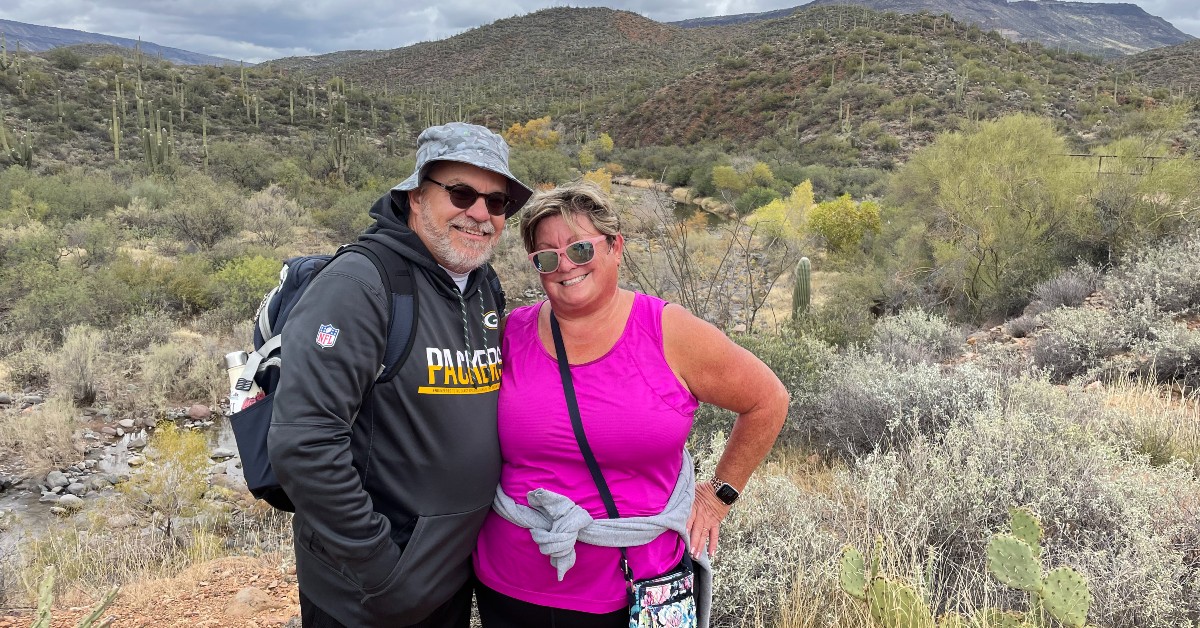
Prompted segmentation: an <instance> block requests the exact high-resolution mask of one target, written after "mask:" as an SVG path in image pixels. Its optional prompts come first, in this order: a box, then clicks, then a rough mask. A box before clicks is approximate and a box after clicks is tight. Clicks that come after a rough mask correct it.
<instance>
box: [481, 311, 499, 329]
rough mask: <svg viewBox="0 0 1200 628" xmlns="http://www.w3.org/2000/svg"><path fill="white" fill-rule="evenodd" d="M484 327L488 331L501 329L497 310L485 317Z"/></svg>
mask: <svg viewBox="0 0 1200 628" xmlns="http://www.w3.org/2000/svg"><path fill="white" fill-rule="evenodd" d="M483 326H484V327H487V328H488V329H500V317H499V316H497V315H496V310H492V311H490V312H488V313H487V314H484V315H483Z"/></svg>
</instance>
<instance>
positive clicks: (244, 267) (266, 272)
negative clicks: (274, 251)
mask: <svg viewBox="0 0 1200 628" xmlns="http://www.w3.org/2000/svg"><path fill="white" fill-rule="evenodd" d="M279 268H280V264H279V262H278V261H276V260H273V259H267V258H265V257H262V256H254V257H242V258H238V259H235V260H233V261H231V262H230V263H228V264H226V265H225V266H224V267H223V268H221V270H219V271H217V274H216V275H215V276H214V277H213V283H212V290H213V297H214V300H215V301H216V302H217V303H219V304H220V305H221V307H223V308H225V309H227V310H229V312H230V313H231V315H232V316H235V317H241V318H251V317H253V316H254V313H255V312H256V311H258V306H259V304H260V303H261V302H262V298H263V295H264V294H266V293H267V291H269V290H270V289H271V288H274V287H275V286H276V285H278V284H279Z"/></svg>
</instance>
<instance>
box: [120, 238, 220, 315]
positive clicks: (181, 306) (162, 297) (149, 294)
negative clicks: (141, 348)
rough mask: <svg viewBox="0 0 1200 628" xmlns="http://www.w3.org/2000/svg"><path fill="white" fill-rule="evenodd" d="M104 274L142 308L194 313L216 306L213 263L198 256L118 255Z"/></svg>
mask: <svg viewBox="0 0 1200 628" xmlns="http://www.w3.org/2000/svg"><path fill="white" fill-rule="evenodd" d="M105 273H107V274H109V275H111V278H110V280H111V281H112V282H114V283H115V284H117V285H120V286H123V287H124V290H125V295H124V296H125V297H126V298H127V299H128V301H129V303H130V304H133V305H134V306H135V307H137V308H139V309H146V308H149V309H151V310H161V311H167V312H178V313H181V314H185V315H189V316H190V315H194V314H196V313H198V312H200V311H203V310H207V309H209V308H211V307H212V305H213V291H212V282H213V278H212V264H210V263H209V261H208V260H207V259H205V258H204V257H201V256H199V255H184V256H182V257H179V258H177V259H156V258H147V259H143V260H134V259H133V258H132V257H131V256H129V255H127V254H124V253H122V254H119V255H118V256H117V259H116V260H115V261H114V262H113V263H112V264H110V265H109V266H108V267H107V268H106V269H105Z"/></svg>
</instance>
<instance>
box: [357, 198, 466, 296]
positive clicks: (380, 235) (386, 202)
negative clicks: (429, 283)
mask: <svg viewBox="0 0 1200 628" xmlns="http://www.w3.org/2000/svg"><path fill="white" fill-rule="evenodd" d="M409 212H410V208H409V206H408V192H403V191H399V190H391V191H390V192H388V193H387V194H384V195H383V196H382V197H380V199H379V200H377V201H375V204H374V205H372V206H371V211H370V212H369V214H370V216H371V217H372V218H374V219H375V224H373V225H371V226H370V227H368V228H367V230H366V231H364V232H363V233H362V234H361V235H359V236H358V239H359V240H377V241H379V242H382V243H384V244H386V245H387V246H388V248H390V249H392V250H394V251H396V252H397V253H399V254H400V255H401V256H402V257H403V258H404V259H406V260H408V261H409V262H411V263H412V264H413V265H415V266H419V267H420V268H423V269H425V271H426V273H427V274H428V275H429V276H430V277H432V278H435V279H434V281H433V284H434V285H435V286H436V287H437V289H438V292H439V293H441V294H442V295H443V296H445V297H447V298H450V299H457V298H458V297H459V294H458V286H457V285H455V283H454V280H453V279H451V278H450V275H449V273H447V272H446V271H445V269H443V268H442V267H441V266H439V265H438V263H437V260H435V259H434V258H433V254H432V253H430V252H429V248H428V247H426V246H425V243H424V242H422V241H421V237H420V236H418V235H417V233H416V232H415V231H413V230H412V229H411V228H410V227H409V226H408V216H409ZM480 271H481V269H479V268H476V269H475V270H473V271H471V276H470V279H468V280H467V289H466V290H464V291H463V292H462V296H467V295H470V294H472V293H473V292H474V291H476V290H478V289H480V285H481V284H482V280H483V276H484V273H483V272H480Z"/></svg>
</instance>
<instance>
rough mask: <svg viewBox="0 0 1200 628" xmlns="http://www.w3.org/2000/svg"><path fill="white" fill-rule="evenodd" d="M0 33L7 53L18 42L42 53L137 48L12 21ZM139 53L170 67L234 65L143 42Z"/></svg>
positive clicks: (131, 42)
mask: <svg viewBox="0 0 1200 628" xmlns="http://www.w3.org/2000/svg"><path fill="white" fill-rule="evenodd" d="M0 33H4V37H5V40H6V41H7V43H8V50H9V52H12V51H14V50H15V49H16V48H17V43H18V42H20V46H21V50H25V51H29V52H44V51H46V50H50V49H51V48H58V47H60V46H74V45H78V44H110V45H114V46H121V47H122V48H130V49H132V48H134V47H135V46H138V45H139V42H138V41H137V40H136V39H126V38H124V37H113V36H112V35H100V34H97V33H88V32H85V31H77V30H74V29H70V28H55V27H53V26H38V25H36V24H25V23H23V22H13V21H12V20H0ZM140 45H141V47H142V52H143V53H144V54H146V55H147V56H150V57H156V58H162V59H164V60H166V61H170V62H171V63H177V64H180V65H230V64H233V65H236V64H237V62H236V61H231V60H229V59H222V58H221V57H214V56H212V55H204V54H200V53H198V52H189V51H187V50H180V49H178V48H170V47H167V46H160V45H158V44H155V43H152V42H148V41H143V42H141V43H140Z"/></svg>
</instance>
